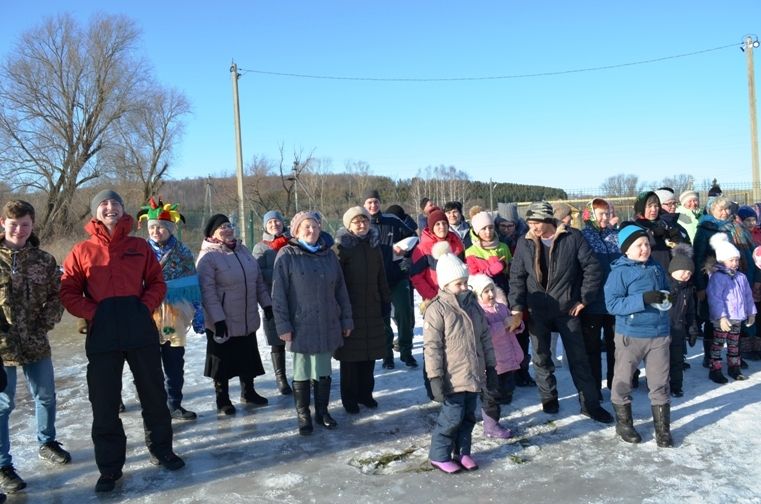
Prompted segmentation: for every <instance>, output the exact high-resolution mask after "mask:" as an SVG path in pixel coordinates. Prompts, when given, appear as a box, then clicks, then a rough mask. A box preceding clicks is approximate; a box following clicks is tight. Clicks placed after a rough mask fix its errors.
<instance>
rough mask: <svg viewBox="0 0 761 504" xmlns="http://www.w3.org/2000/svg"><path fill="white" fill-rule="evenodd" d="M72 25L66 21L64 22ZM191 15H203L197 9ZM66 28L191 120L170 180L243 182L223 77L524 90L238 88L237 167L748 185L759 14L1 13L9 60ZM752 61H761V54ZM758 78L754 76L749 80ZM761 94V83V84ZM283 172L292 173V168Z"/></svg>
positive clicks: (175, 5) (312, 84)
mask: <svg viewBox="0 0 761 504" xmlns="http://www.w3.org/2000/svg"><path fill="white" fill-rule="evenodd" d="M64 5H65V7H64ZM196 5H197V6H196ZM62 10H67V11H68V12H70V13H72V14H73V15H75V16H76V17H77V18H79V19H82V20H83V21H86V20H87V19H88V18H89V17H90V16H91V15H92V13H94V12H96V11H102V12H107V13H120V14H125V15H127V16H130V17H132V18H133V19H135V20H136V21H137V23H138V25H139V26H140V27H141V29H142V31H143V33H142V39H141V42H142V47H141V51H142V52H143V54H144V55H145V56H146V57H147V58H148V59H149V60H150V62H151V63H152V64H153V66H154V69H155V72H156V75H157V76H158V78H159V80H160V81H161V82H162V83H163V84H164V85H167V86H174V87H177V88H179V89H181V90H182V91H184V92H185V93H186V95H187V96H188V98H189V99H190V101H191V103H192V106H193V115H192V117H189V118H188V120H187V128H186V134H185V136H184V139H183V141H182V143H181V145H180V146H179V148H178V149H177V152H176V160H175V162H174V164H173V169H172V173H171V174H172V176H173V177H176V178H181V177H185V176H206V175H209V174H212V175H218V174H224V173H229V174H231V173H233V172H234V169H235V148H234V147H235V146H234V133H233V120H232V90H231V81H230V72H229V67H230V63H231V61H232V60H233V59H234V60H235V61H236V62H237V63H238V65H239V67H241V68H242V69H247V70H263V71H272V72H284V73H298V74H312V75H330V76H358V77H368V78H457V77H481V76H499V75H525V74H536V73H548V72H558V71H563V70H574V69H581V68H590V67H600V66H606V65H617V64H622V63H628V62H634V61H642V60H649V59H654V58H661V57H665V56H671V55H678V54H683V53H690V52H694V51H700V50H703V49H710V48H715V47H720V46H725V45H728V44H736V45H737V47H731V48H725V49H722V50H717V51H713V52H708V53H704V54H699V55H695V56H691V57H684V58H675V59H670V60H666V61H662V62H657V63H652V64H643V65H633V66H627V67H622V68H616V69H611V70H605V71H588V72H578V73H570V74H564V75H551V76H544V77H529V78H514V79H501V80H478V81H453V82H378V81H348V80H317V79H302V78H289V77H278V76H271V75H264V74H258V73H254V72H248V73H244V75H243V76H242V77H241V79H240V80H239V88H240V89H239V90H240V99H241V122H242V131H243V155H244V160H245V161H246V162H248V161H250V160H251V159H252V158H253V157H254V156H266V157H269V158H273V159H277V158H278V156H279V153H278V150H279V147H280V146H281V145H283V146H284V148H285V151H286V153H287V155H288V157H289V158H290V154H291V153H292V152H293V151H294V150H296V151H304V152H311V151H314V155H315V157H317V158H321V159H325V160H329V162H330V163H331V165H332V168H333V170H334V171H342V170H343V169H344V165H345V163H346V162H347V161H351V160H355V161H364V162H367V163H369V165H370V169H371V171H372V173H374V174H377V175H388V176H392V177H394V178H409V177H412V176H414V175H415V174H416V173H417V171H418V170H419V169H421V168H425V167H426V166H437V165H440V164H443V165H454V166H455V167H457V168H458V169H460V170H463V171H465V172H466V173H468V174H469V175H470V177H471V179H477V180H487V179H489V178H490V177H491V178H493V179H494V180H495V181H500V182H516V183H527V184H546V185H553V186H556V187H563V188H567V189H574V188H577V189H578V188H594V187H597V186H599V184H600V183H601V182H602V181H603V180H604V179H605V178H607V177H608V176H611V175H616V174H618V173H634V174H637V175H638V176H639V178H640V180H648V181H649V180H652V181H658V180H660V179H662V178H663V177H664V176H668V175H672V174H678V173H690V174H693V175H694V176H695V177H696V179H697V180H698V181H702V180H704V179H706V178H712V177H714V176H717V177H719V179H720V180H724V181H727V182H729V181H732V182H743V181H750V178H751V173H750V171H751V168H750V165H751V156H750V132H749V131H750V128H749V108H748V90H747V74H746V61H745V56H744V55H743V53H742V52H741V51H740V50H739V46H740V43H741V41H742V38H743V36H744V35H746V34H748V33H757V34H761V2H759V1H758V0H737V1H734V2H731V3H721V2H714V1H705V0H703V1H689V2H688V1H681V0H677V1H668V2H664V1H650V0H645V1H640V2H612V1H594V2H590V1H579V2H566V1H545V2H517V1H504V2H498V1H492V2H488V1H470V2H449V1H436V2H434V1H427V0H425V1H396V0H390V1H383V2H381V1H376V2H359V1H353V2H352V1H322V2H315V1H311V2H296V1H293V2H289V1H280V2H274V1H271V2H264V1H248V2H216V3H199V4H195V3H191V2H169V1H167V2H160V1H152V2H146V1H143V0H139V1H136V0H133V1H130V2H116V1H112V2H103V1H102V0H101V1H89V0H79V1H77V0H74V1H69V2H60V1H51V0H37V1H35V2H23V3H22V2H4V5H2V7H0V58H3V59H4V58H6V57H7V55H8V53H9V51H10V50H11V48H12V46H13V44H14V42H15V41H16V40H18V38H19V36H20V35H21V33H23V32H24V31H26V30H28V29H29V28H31V27H32V26H34V25H37V24H39V23H40V22H41V20H42V19H43V18H44V17H45V16H50V15H54V14H56V13H58V12H61V11H62ZM755 57H756V61H758V60H760V59H761V51H756V54H755ZM756 66H758V64H756ZM759 78H761V77H759ZM288 161H289V162H290V159H289V160H288Z"/></svg>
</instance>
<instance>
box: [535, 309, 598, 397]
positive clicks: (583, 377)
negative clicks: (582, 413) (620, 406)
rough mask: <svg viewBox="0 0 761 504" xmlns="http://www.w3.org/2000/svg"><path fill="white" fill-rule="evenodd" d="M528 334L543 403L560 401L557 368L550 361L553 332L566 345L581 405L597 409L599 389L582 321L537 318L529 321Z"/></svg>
mask: <svg viewBox="0 0 761 504" xmlns="http://www.w3.org/2000/svg"><path fill="white" fill-rule="evenodd" d="M528 331H529V334H530V335H531V345H532V346H533V347H534V356H533V362H534V378H535V379H536V384H537V387H538V389H539V397H540V398H541V400H542V402H546V401H548V400H550V399H557V397H558V391H557V380H556V378H555V374H554V373H555V365H554V364H553V363H552V358H551V357H550V332H551V331H556V332H559V333H560V339H561V340H562V342H563V348H564V349H565V355H566V358H567V359H568V368H569V370H570V372H571V378H572V379H573V384H574V385H575V386H576V390H578V391H579V395H580V397H579V402H580V403H582V406H583V407H586V408H587V409H588V410H592V409H594V408H596V407H598V406H599V405H600V399H599V393H600V385H599V383H597V384H596V383H595V380H594V378H593V377H592V372H591V371H590V367H589V360H588V359H587V352H586V348H585V347H584V337H583V336H582V333H581V319H580V318H579V317H571V316H570V315H557V316H555V317H549V316H547V315H546V314H536V315H534V316H532V317H530V318H529V320H528Z"/></svg>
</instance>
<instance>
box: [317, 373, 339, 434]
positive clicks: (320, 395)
mask: <svg viewBox="0 0 761 504" xmlns="http://www.w3.org/2000/svg"><path fill="white" fill-rule="evenodd" d="M331 381H332V380H331V378H330V376H322V377H320V379H319V380H318V381H314V380H313V381H312V385H313V386H314V421H315V422H316V423H317V425H322V426H323V427H325V428H326V429H335V428H336V426H337V425H338V423H337V422H336V421H335V420H333V417H332V416H330V413H328V403H329V402H330V383H331Z"/></svg>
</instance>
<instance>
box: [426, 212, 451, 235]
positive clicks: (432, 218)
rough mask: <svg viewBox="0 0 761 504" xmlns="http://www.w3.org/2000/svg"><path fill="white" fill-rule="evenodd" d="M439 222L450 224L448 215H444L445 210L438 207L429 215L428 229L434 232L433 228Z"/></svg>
mask: <svg viewBox="0 0 761 504" xmlns="http://www.w3.org/2000/svg"><path fill="white" fill-rule="evenodd" d="M439 221H447V222H449V221H448V220H447V214H445V213H444V210H442V209H441V208H438V207H437V208H434V209H433V210H431V212H430V213H429V214H428V229H430V230H431V231H433V226H434V225H435V224H436V223H437V222H439Z"/></svg>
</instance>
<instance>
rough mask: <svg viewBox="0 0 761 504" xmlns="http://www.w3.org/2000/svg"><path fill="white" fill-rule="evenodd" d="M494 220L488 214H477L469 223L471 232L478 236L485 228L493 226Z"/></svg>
mask: <svg viewBox="0 0 761 504" xmlns="http://www.w3.org/2000/svg"><path fill="white" fill-rule="evenodd" d="M493 225H494V219H493V218H492V216H491V214H490V213H489V212H478V213H477V214H476V215H474V216H473V218H472V219H471V221H470V227H472V228H473V232H474V233H475V234H478V233H479V232H480V231H481V230H482V229H483V228H485V227H486V226H493Z"/></svg>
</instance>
